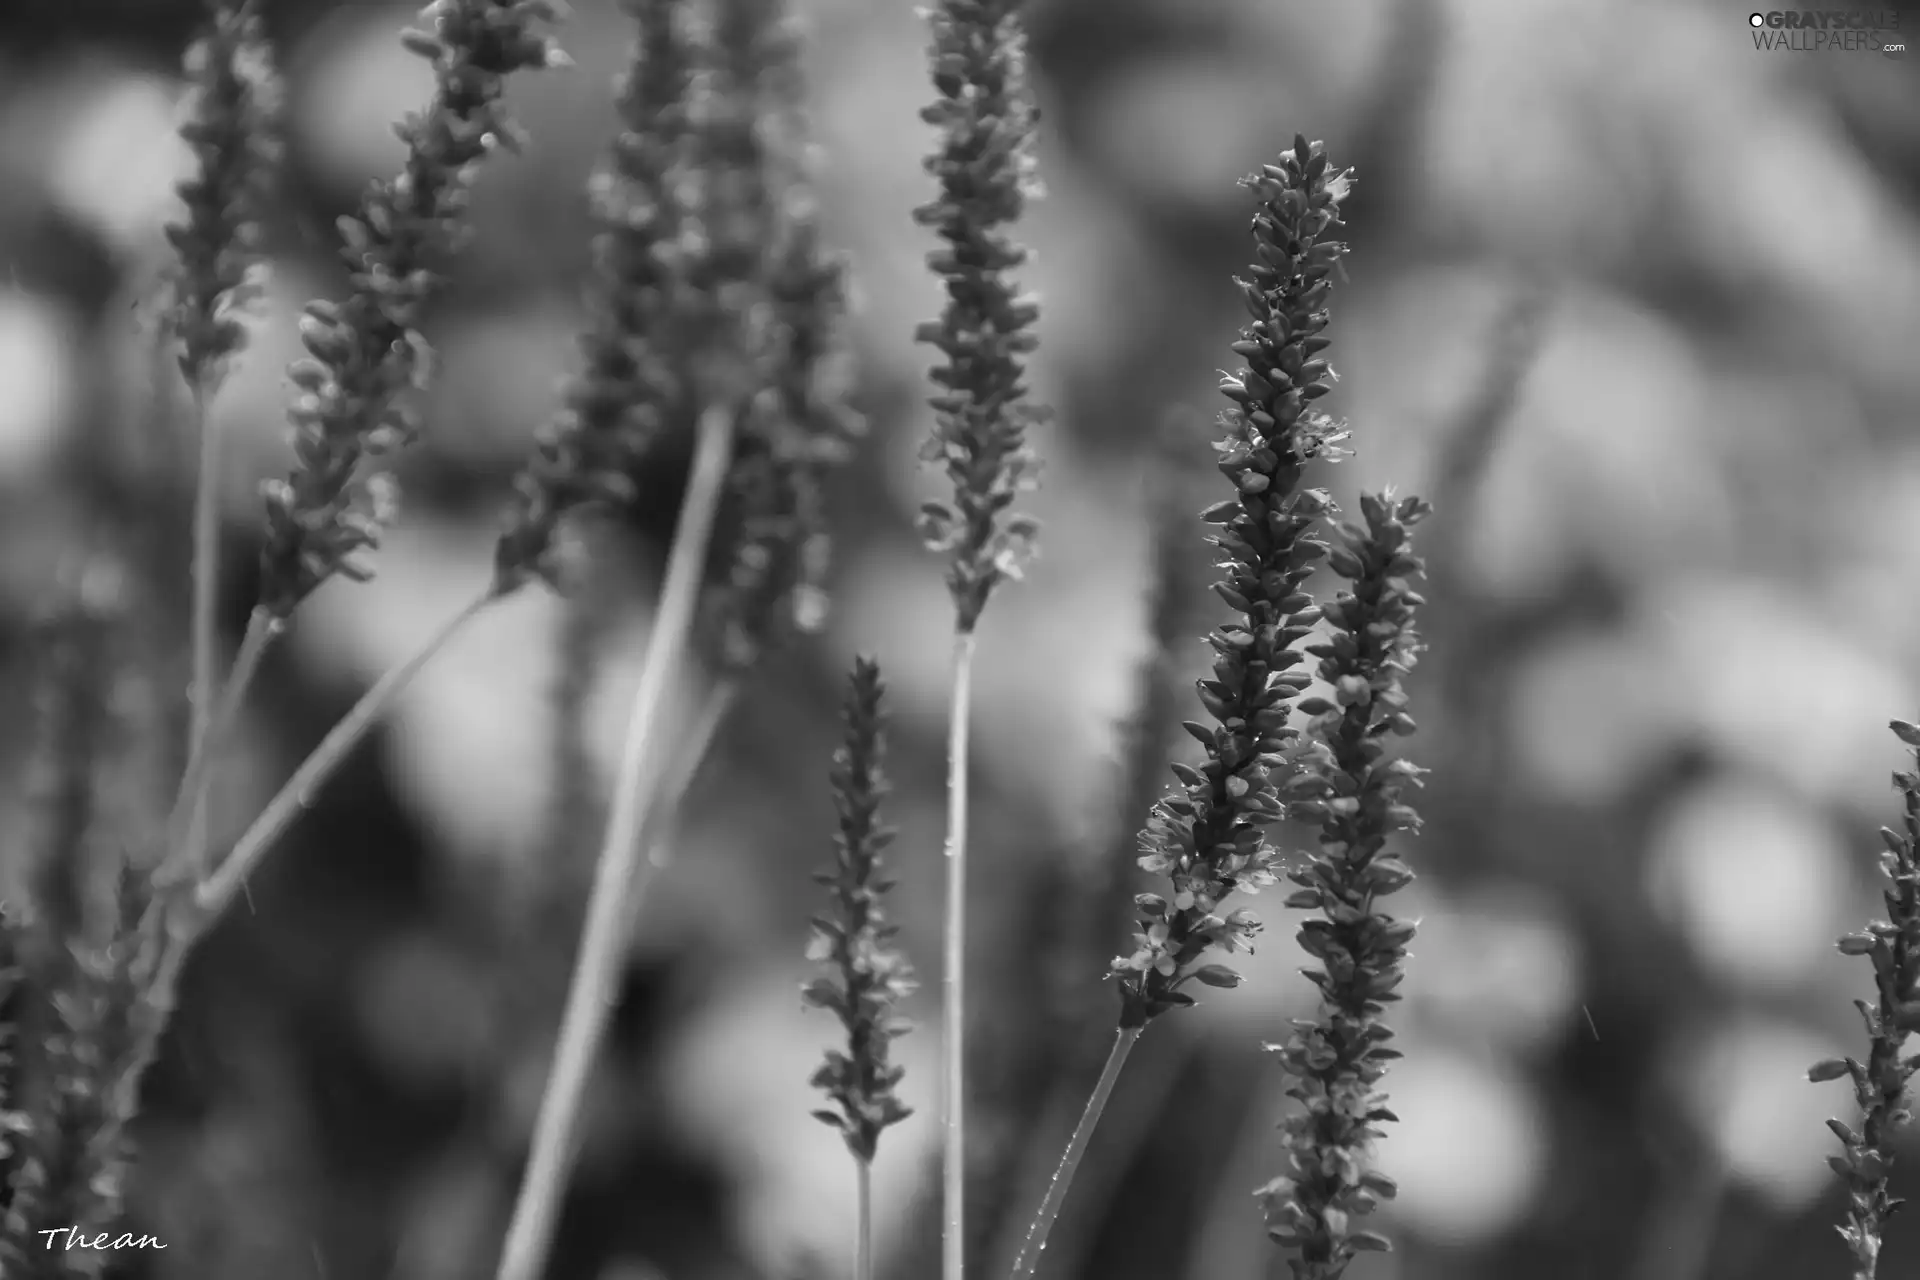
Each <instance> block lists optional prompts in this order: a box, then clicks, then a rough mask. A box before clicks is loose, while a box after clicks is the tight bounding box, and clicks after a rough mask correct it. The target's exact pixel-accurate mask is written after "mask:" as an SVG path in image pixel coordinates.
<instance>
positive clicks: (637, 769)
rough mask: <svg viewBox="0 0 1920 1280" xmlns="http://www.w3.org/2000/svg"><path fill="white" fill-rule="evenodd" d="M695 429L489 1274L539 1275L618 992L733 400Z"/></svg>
mask: <svg viewBox="0 0 1920 1280" xmlns="http://www.w3.org/2000/svg"><path fill="white" fill-rule="evenodd" d="M699 432H700V435H699V441H698V444H697V445H696V449H695V453H694V459H693V471H692V474H691V475H690V476H689V477H688V478H687V491H686V494H685V496H684V498H683V499H682V500H681V504H680V518H679V522H678V526H677V527H676V528H675V530H674V536H673V550H672V552H671V553H670V555H669V556H668V559H667V579H666V583H665V585H664V586H663V587H662V588H661V592H660V610H659V613H658V614H657V615H656V617H655V619H654V625H653V634H652V635H651V636H650V637H649V638H648V641H647V656H646V661H645V664H644V665H643V666H642V667H641V669H640V684H639V687H638V688H637V689H636V690H635V691H634V697H633V712H632V715H631V717H630V718H629V719H628V722H627V737H626V743H625V746H624V747H623V748H622V750H621V755H620V774H619V780H618V783H617V785H616V787H615V790H614V794H613V805H612V812H611V813H610V814H609V815H608V818H607V830H606V839H605V841H604V842H603V843H602V844H601V847H600V860H599V865H598V868H597V870H596V871H595V873H594V881H593V894H592V897H591V898H590V899H589V900H588V903H587V923H586V931H585V933H584V934H583V935H582V937H581V939H580V952H579V956H578V958H577V960H576V961H575V963H574V971H573V982H572V985H571V986H570V987H569V989H568V991H567V1004H566V1011H565V1013H564V1014H563V1015H562V1017H561V1023H560V1041H559V1045H558V1046H557V1048H556V1049H555V1053H554V1062H553V1068H552V1072H551V1074H550V1075H549V1076H548V1078H547V1088H546V1092H545V1093H544V1094H543V1095H542V1096H541V1099H540V1112H539V1116H538V1118H537V1119H536V1120H535V1122H534V1130H533V1149H532V1152H531V1154H530V1155H529V1157H528V1160H527V1168H526V1172H525V1174H524V1175H523V1176H522V1178H521V1182H520V1194H519V1196H518V1197H517V1199H516V1200H515V1202H514V1206H513V1218H512V1220H511V1222H510V1223H509V1224H508V1227H507V1238H506V1243H505V1245H504V1246H503V1247H502V1249H501V1254H500V1266H499V1270H498V1272H497V1273H496V1275H497V1280H539V1276H540V1272H541V1269H542V1267H543V1266H544V1264H545V1262H546V1257H547V1252H548V1248H549V1245H550V1243H551V1241H552V1237H553V1231H554V1228H555V1226H556V1225H557V1221H556V1220H557V1219H558V1217H559V1210H560V1203H561V1199H562V1196H563V1194H564V1192H565V1190H566V1182H567V1173H568V1169H569V1167H570V1166H571V1165H572V1163H573V1147H574V1131H575V1129H576V1128H577V1126H578V1122H579V1118H580V1115H579V1113H580V1108H581V1104H582V1103H583V1102H584V1101H585V1097H586V1090H587V1082H588V1078H589V1075H590V1073H591V1072H592V1069H593V1064H594V1059H595V1058H596V1057H597V1056H598V1052H599V1048H600V1041H601V1039H602V1037H603V1036H604V1035H605V1033H606V1026H607V1019H608V1018H609V1017H610V1016H611V1015H612V1013H613V1006H614V1004H615V1003H616V1002H617V1001H618V999H619V996H620V990H619V978H620V973H621V968H622V962H623V961H624V959H625V957H626V949H627V923H628V921H629V920H630V919H631V918H632V917H631V916H630V915H629V914H628V906H629V895H630V893H631V891H632V887H633V881H634V874H635V872H636V870H637V869H638V866H639V862H640V840H639V837H640V834H641V832H642V831H643V830H644V829H645V825H646V818H647V812H646V811H647V807H648V803H649V800H650V798H651V797H650V796H649V795H648V788H647V783H648V782H649V780H650V779H651V778H652V776H653V773H652V769H651V761H652V758H653V756H654V755H655V754H656V752H657V751H658V749H659V744H658V742H657V738H658V735H659V734H660V733H661V732H662V730H663V729H664V728H665V727H666V726H665V725H664V723H663V720H662V717H661V714H660V711H661V706H662V704H663V703H664V702H665V701H666V695H667V690H668V689H669V688H670V687H671V686H672V684H673V682H674V680H675V678H676V677H677V676H678V674H679V672H678V667H679V665H680V654H681V650H682V649H684V648H685V647H686V642H687V633H688V632H689V631H690V630H691V628H692V625H693V615H694V606H695V605H696V604H697V603H698V600H699V595H700V582H701V577H702V575H703V572H704V570H705V567H706V559H707V544H708V543H709V542H710V541H711V540H712V536H713V525H714V517H715V514H716V512H717V510H718V507H719V504H720V495H721V490H722V489H723V487H724V486H725V484H726V479H727V469H728V466H729V463H730V460H731V457H732V454H733V435H734V415H733V410H732V408H731V406H720V405H715V406H712V407H709V408H708V409H707V410H706V412H705V413H704V414H702V415H701V419H700V428H699Z"/></svg>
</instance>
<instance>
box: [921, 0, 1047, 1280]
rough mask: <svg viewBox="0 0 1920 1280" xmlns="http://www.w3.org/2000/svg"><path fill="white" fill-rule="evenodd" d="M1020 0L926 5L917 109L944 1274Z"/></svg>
mask: <svg viewBox="0 0 1920 1280" xmlns="http://www.w3.org/2000/svg"><path fill="white" fill-rule="evenodd" d="M1021 8H1022V6H1021V4H1020V0H939V3H937V4H936V5H934V6H932V7H931V8H930V9H929V10H928V11H927V16H928V21H929V23H930V25H931V28H932V35H933V40H932V46H931V49H930V51H929V60H930V62H931V65H932V71H933V84H934V89H935V90H936V92H937V93H938V95H939V97H938V98H937V99H936V100H935V101H934V102H933V103H932V104H931V105H930V106H927V107H925V108H924V109H922V111H921V113H920V116H921V119H923V120H925V121H926V122H927V123H928V124H931V125H933V126H934V127H935V128H936V129H938V130H939V132H940V140H939V142H938V144H937V147H936V149H935V151H934V153H933V154H932V155H931V156H929V157H928V159H927V161H926V168H927V171H928V172H929V173H930V174H932V175H933V176H934V177H935V178H936V179H937V180H938V182H939V184H940V191H939V195H938V196H937V197H936V198H935V199H934V200H932V201H931V202H929V203H928V204H926V205H923V206H921V207H920V208H918V209H916V210H915V211H914V219H915V221H917V222H919V223H920V224H921V225H922V226H926V227H930V228H932V229H933V231H934V233H935V234H936V235H937V236H938V237H939V238H940V240H941V242H942V243H941V245H940V247H939V248H937V249H935V250H934V251H933V252H932V253H931V254H929V255H928V258H927V262H928V265H929V266H930V267H932V269H933V272H934V274H935V275H937V276H939V277H940V279H941V281H942V283H943V284H944V285H945V288H946V294H947V304H946V308H945V310H944V311H943V313H942V314H941V316H940V318H939V319H938V320H935V321H930V322H927V323H924V324H922V325H920V326H919V328H918V329H917V330H916V331H915V335H914V336H915V338H916V339H917V340H918V341H921V342H925V343H929V344H931V345H933V346H935V347H937V348H939V350H940V352H941V354H942V356H943V357H945V359H944V362H943V363H942V364H940V365H939V366H937V367H936V368H935V369H934V370H933V371H932V375H931V376H932V379H933V382H934V384H935V386H937V387H938V388H940V390H939V393H938V394H936V395H935V396H934V397H933V398H932V401H931V403H932V406H933V410H934V428H933V433H932V435H931V437H930V438H929V439H928V441H927V443H926V446H925V448H924V449H923V450H922V454H921V456H922V457H923V458H924V459H925V460H926V461H928V462H934V463H939V464H941V465H943V466H944V467H945V469H946V472H947V479H948V480H949V482H950V483H951V485H952V498H951V501H950V502H949V503H939V502H930V503H927V504H926V505H925V506H924V507H923V508H922V510H921V521H920V528H921V532H922V534H923V536H924V537H925V539H926V541H927V545H928V546H929V547H930V548H931V549H932V550H934V551H935V552H937V553H939V554H943V555H945V556H947V558H948V560H947V587H948V591H949V593H950V594H951V595H952V597H953V606H954V642H953V681H952V690H951V698H950V705H949V711H948V739H947V843H946V857H947V877H946V880H947V883H946V922H945V930H944V938H945V945H944V948H943V953H944V954H943V968H942V974H941V984H942V992H943V996H944V1000H943V1004H944V1018H943V1032H944V1034H943V1038H942V1045H941V1059H942V1064H941V1072H940V1110H941V1124H942V1128H943V1130H944V1133H945V1151H944V1160H943V1165H942V1179H941V1181H942V1210H943V1212H942V1236H941V1240H942V1247H941V1274H942V1275H943V1276H944V1277H945V1280H963V1277H964V1270H965V1265H964V1264H965V1248H966V1243H965V1228H966V1217H965V1184H966V1148H965V1133H966V1079H965V1068H966V922H967V870H966V869H967V861H966V859H967V751H968V742H969V736H970V735H969V729H970V717H971V714H972V709H971V703H972V699H971V690H972V681H973V657H974V629H975V627H976V626H977V625H978V623H979V621H980V615H981V613H982V611H983V610H985V608H986V606H987V600H988V598H989V596H991V594H992V593H993V589H994V588H995V587H996V586H998V585H999V584H1000V583H1001V582H1002V581H1005V580H1007V579H1009V578H1018V577H1019V576H1020V572H1021V566H1022V563H1023V562H1024V561H1025V559H1026V558H1027V557H1028V556H1029V554H1030V553H1031V549H1032V543H1033V538H1034V534H1035V531H1036V526H1035V524H1034V522H1033V521H1032V520H1031V519H1030V518H1028V517H1026V516H1023V515H1014V514H1010V512H1009V508H1010V507H1011V506H1012V504H1013V502H1014V501H1015V500H1016V498H1017V496H1018V494H1019V493H1020V492H1021V491H1022V490H1023V489H1028V488H1031V487H1032V485H1033V482H1034V473H1035V467H1036V464H1035V462H1034V458H1033V453H1032V450H1031V449H1030V448H1029V446H1028V443H1027V432H1028V429H1029V428H1030V427H1033V426H1035V425H1037V424H1038V423H1039V422H1040V421H1041V420H1042V416H1043V415H1042V411H1041V410H1040V408H1039V407H1038V406H1035V405H1032V404H1030V403H1028V402H1027V400H1026V385H1025V377H1026V367H1025V357H1026V356H1028V355H1029V354H1031V353H1032V351H1033V350H1034V348H1035V346H1036V345H1037V344H1038V338H1037V337H1036V335H1035V334H1034V332H1033V325H1034V322H1035V320H1036V319H1037V318H1038V316H1039V304H1038V301H1037V300H1036V299H1035V298H1034V297H1033V296H1032V295H1029V294H1023V293H1021V292H1020V291H1019V289H1018V287H1017V285H1016V283H1015V281H1014V278H1013V274H1012V273H1013V271H1014V270H1015V268H1017V267H1019V266H1020V265H1021V264H1022V263H1023V262H1025V261H1026V259H1027V251H1026V249H1025V248H1023V247H1022V246H1021V245H1019V244H1018V243H1017V242H1016V241H1014V239H1013V238H1012V236H1011V235H1010V234H1009V233H1008V228H1009V227H1010V226H1011V225H1012V224H1013V223H1015V222H1017V221H1018V220H1019V218H1020V216H1021V213H1022V212H1023V211H1024V209H1025V207H1026V203H1027V201H1028V199H1029V198H1031V197H1033V196H1036V195H1038V194H1039V190H1040V189H1039V184H1038V182H1037V181H1036V178H1035V165H1034V160H1033V154H1032V147H1033V136H1034V128H1035V124H1036V121H1037V118H1038V113H1037V110H1036V108H1035V106H1034V103H1033V98H1032V93H1031V89H1030V88H1029V86H1028V84H1027V65H1026V33H1025V30H1024V28H1023V26H1022V21H1021Z"/></svg>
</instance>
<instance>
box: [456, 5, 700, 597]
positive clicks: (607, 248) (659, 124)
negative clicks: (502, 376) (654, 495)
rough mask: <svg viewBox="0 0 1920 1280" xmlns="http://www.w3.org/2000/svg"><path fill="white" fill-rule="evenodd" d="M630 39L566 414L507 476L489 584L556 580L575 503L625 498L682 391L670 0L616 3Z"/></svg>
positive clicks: (680, 98)
mask: <svg viewBox="0 0 1920 1280" xmlns="http://www.w3.org/2000/svg"><path fill="white" fill-rule="evenodd" d="M627 8H628V11H629V12H630V13H631V14H632V16H633V18H634V20H635V23H636V25H637V26H638V29H639V30H638V34H637V37H636V39H635V42H634V48H633V58H632V62H631V64H630V65H629V67H628V69H627V72H626V74H625V76H624V78H623V79H622V81H621V88H620V93H619V99H618V103H617V106H616V110H617V113H618V117H619V130H618V132H617V133H616V134H615V136H614V139H613V143H612V146H611V151H610V154H609V156H608V159H607V161H606V163H605V165H604V166H603V167H602V169H601V170H600V171H599V172H598V173H596V174H595V175H594V178H593V185H592V189H591V198H592V209H593V216H594V220H595V221H596V223H597V224H598V226H599V231H598V233H597V235H596V236H595V239H594V267H595V270H594V276H593V286H592V288H591V289H590V290H589V291H588V297H587V306H588V311H589V316H590V319H589V322H588V326H587V328H586V331H585V332H584V333H583V334H582V335H581V338H580V354H581V364H582V368H581V371H580V374H579V376H578V377H577V378H576V379H575V380H574V381H573V384H572V385H571V386H570V387H569V389H568V392H567V403H566V408H565V409H564V410H563V411H562V412H561V413H560V414H559V415H557V416H556V417H555V418H554V420H553V421H552V422H550V423H548V424H547V425H546V426H545V427H543V428H542V430H541V432H540V435H539V438H538V441H537V442H536V446H535V451H534V454H533V457H532V458H531V460H530V461H529V462H528V463H527V465H526V467H525V468H523V470H522V471H521V473H520V475H519V476H518V477H516V479H515V481H514V501H513V505H512V508H511V510H510V512H509V514H508V518H507V527H506V529H505V531H504V532H503V533H502V534H501V535H500V540H499V543H498V544H497V546H496V548H495V552H494V582H495V585H494V589H495V591H496V592H497V593H499V594H506V593H508V592H511V591H514V590H517V589H518V588H519V587H520V586H522V585H524V584H525V583H526V582H527V581H529V580H531V579H533V578H539V579H540V580H542V581H545V582H546V583H548V584H549V585H550V586H557V585H558V583H559V578H558V575H559V565H558V564H557V563H556V562H555V559H554V551H555V546H556V543H555V538H556V535H557V533H558V532H559V527H560V523H561V521H562V520H564V519H565V518H566V516H567V515H568V514H569V513H570V512H572V511H574V510H576V509H578V508H581V507H584V506H586V505H588V504H590V503H594V502H598V501H619V500H623V499H625V498H627V497H629V496H630V495H631V493H632V485H633V481H632V472H633V470H634V467H635V465H636V463H637V462H638V460H639V459H640V458H642V457H643V456H645V454H646V453H647V452H648V450H650V449H651V448H652V447H653V445H654V443H655V442H656V441H657V440H658V439H659V437H660V436H661V434H662V433H663V431H664V430H665V429H666V428H667V427H668V425H669V424H670V422H671V420H672V419H671V415H672V414H673V412H674V411H675V409H676V408H677V407H678V406H679V405H680V404H681V403H682V400H683V396H684V389H683V388H682V386H681V379H680V377H679V371H678V369H677V368H676V366H675V364H674V362H673V360H672V359H671V357H670V354H669V353H670V350H671V329H672V325H673V317H674V315H675V314H676V310H677V308H678V306H679V304H680V302H681V293H682V291H683V288H684V286H683V283H682V280H683V276H684V273H685V270H686V257H687V253H686V247H685V244H684V237H685V236H686V235H687V234H688V233H689V227H690V225H691V222H690V218H689V215H688V210H687V208H686V207H685V203H686V194H685V188H686V185H687V181H688V176H687V170H686V163H687V157H686V146H687V135H688V128H689V124H688V119H687V103H688V95H689V93H690V90H691V84H692V80H693V73H694V59H695V56H696V51H695V49H694V48H693V45H692V38H693V37H692V35H691V33H690V32H689V31H688V30H687V8H686V6H685V5H684V4H681V3H678V0H628V4H627Z"/></svg>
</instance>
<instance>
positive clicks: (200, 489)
mask: <svg viewBox="0 0 1920 1280" xmlns="http://www.w3.org/2000/svg"><path fill="white" fill-rule="evenodd" d="M190 390H191V391H192V394H193V417H194V426H195V428H196V430H197V431H198V432H199V437H200V468H199V474H198V476H197V478H196V480H195V482H194V497H193V621H192V635H193V686H192V693H191V696H190V698H189V705H190V707H191V717H192V719H191V726H190V728H189V729H188V732H187V758H188V759H189V760H192V759H193V758H194V757H196V756H200V755H202V754H203V753H204V752H205V751H206V745H207V734H208V731H209V730H210V729H211V728H212V726H213V699H214V694H215V687H214V686H215V682H216V680H217V679H218V677H217V676H216V675H215V673H214V657H215V654H214V651H215V648H216V647H217V646H218V644H219V633H218V629H217V627H216V619H217V616H218V605H219V595H220V436H219V433H218V432H217V431H216V430H215V428H214V421H213V416H212V415H211V414H210V413H208V412H207V393H206V383H205V381H204V379H202V378H195V379H193V385H192V387H191V388H190ZM186 849H187V851H186V853H184V854H183V855H182V861H183V862H184V863H185V865H186V866H188V867H190V868H192V869H193V872H194V874H195V875H204V874H206V870H207V865H206V862H207V797H206V792H205V791H204V790H197V792H196V794H195V796H194V798H193V801H192V803H191V805H190V807H189V810H188V813H187V836H186Z"/></svg>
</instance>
